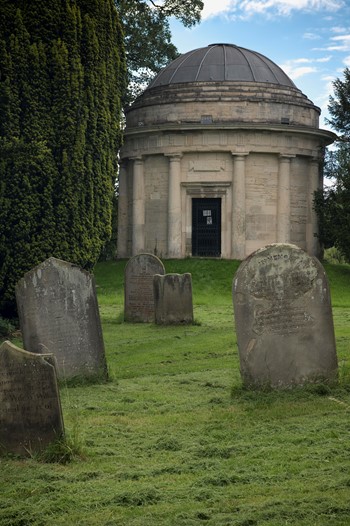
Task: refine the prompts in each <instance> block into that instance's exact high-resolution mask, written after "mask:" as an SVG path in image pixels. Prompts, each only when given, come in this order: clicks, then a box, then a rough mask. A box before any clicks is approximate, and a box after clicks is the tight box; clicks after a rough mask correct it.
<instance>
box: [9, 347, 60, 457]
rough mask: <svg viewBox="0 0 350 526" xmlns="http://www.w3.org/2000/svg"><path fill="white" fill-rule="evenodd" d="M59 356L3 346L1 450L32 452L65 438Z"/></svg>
mask: <svg viewBox="0 0 350 526" xmlns="http://www.w3.org/2000/svg"><path fill="white" fill-rule="evenodd" d="M63 435H64V427H63V418H62V411H61V403H60V397H59V391H58V387H57V379H56V370H55V359H54V356H53V355H52V354H34V353H30V352H27V351H23V350H22V349H19V348H18V347H16V346H15V345H13V344H11V343H10V342H8V341H6V342H4V343H3V344H2V345H1V346H0V451H1V452H2V453H13V454H17V455H22V456H23V455H24V456H26V455H30V454H32V453H34V452H39V451H42V450H43V449H45V448H46V447H47V446H48V445H49V444H50V443H51V442H54V441H55V440H56V439H59V438H61V437H63Z"/></svg>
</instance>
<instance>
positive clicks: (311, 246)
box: [306, 157, 320, 257]
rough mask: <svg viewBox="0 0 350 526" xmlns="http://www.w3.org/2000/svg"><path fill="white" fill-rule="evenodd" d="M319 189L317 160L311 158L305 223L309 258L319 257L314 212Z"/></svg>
mask: <svg viewBox="0 0 350 526" xmlns="http://www.w3.org/2000/svg"><path fill="white" fill-rule="evenodd" d="M319 188H320V179H319V160H318V159H317V158H316V157H312V158H311V159H310V163H309V179H308V196H307V223H306V251H307V253H308V254H309V255H310V256H317V257H319V256H320V243H319V240H318V237H317V235H318V218H317V214H316V212H315V210H314V197H315V196H314V193H315V192H316V190H318V189H319Z"/></svg>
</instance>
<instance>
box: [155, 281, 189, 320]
mask: <svg viewBox="0 0 350 526" xmlns="http://www.w3.org/2000/svg"><path fill="white" fill-rule="evenodd" d="M153 290H154V310H155V322H156V323H157V324H158V325H176V324H177V325H179V324H190V323H193V304H192V276H191V274H189V273H186V274H165V276H161V275H159V274H156V275H155V276H154V277H153Z"/></svg>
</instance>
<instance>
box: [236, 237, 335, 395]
mask: <svg viewBox="0 0 350 526" xmlns="http://www.w3.org/2000/svg"><path fill="white" fill-rule="evenodd" d="M233 303H234V312H235V324H236V333H237V342H238V350H239V357H240V367H241V375H242V380H243V383H244V384H245V385H246V386H258V387H264V386H270V387H277V388H278V387H289V386H293V385H298V384H304V383H312V382H317V381H326V382H328V381H333V380H335V379H336V377H337V368H338V364H337V356H336V349H335V337H334V327H333V317H332V307H331V300H330V292H329V286H328V281H327V277H326V274H325V271H324V269H323V267H322V265H321V264H320V262H319V261H318V260H317V259H316V258H313V257H310V256H308V255H307V254H306V253H305V252H304V251H303V250H301V249H300V248H298V247H296V246H294V245H290V244H278V243H277V244H273V245H269V246H267V247H264V248H262V249H259V250H257V251H256V252H254V253H253V254H251V255H250V256H249V257H248V258H247V259H246V260H245V261H244V262H243V263H242V264H241V265H240V267H239V269H238V271H237V273H236V275H235V277H234V280H233Z"/></svg>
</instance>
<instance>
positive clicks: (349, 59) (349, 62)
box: [343, 55, 350, 68]
mask: <svg viewBox="0 0 350 526" xmlns="http://www.w3.org/2000/svg"><path fill="white" fill-rule="evenodd" d="M343 62H344V64H345V66H346V67H347V68H350V55H349V56H347V57H345V58H344V60H343Z"/></svg>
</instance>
